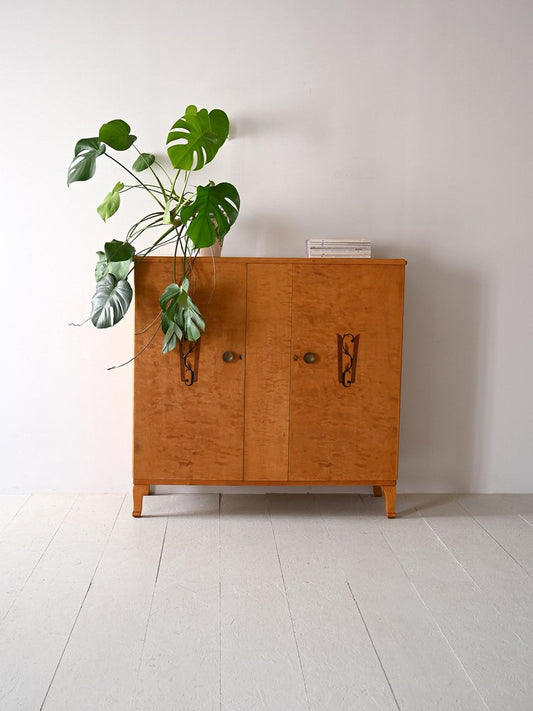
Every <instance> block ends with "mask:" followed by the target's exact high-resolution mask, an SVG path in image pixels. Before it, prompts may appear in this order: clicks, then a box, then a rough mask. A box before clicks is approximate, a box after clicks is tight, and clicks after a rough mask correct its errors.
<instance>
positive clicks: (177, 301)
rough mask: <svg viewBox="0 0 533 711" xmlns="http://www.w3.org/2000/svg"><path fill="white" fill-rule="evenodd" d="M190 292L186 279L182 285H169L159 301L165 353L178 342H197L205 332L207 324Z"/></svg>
mask: <svg viewBox="0 0 533 711" xmlns="http://www.w3.org/2000/svg"><path fill="white" fill-rule="evenodd" d="M188 291H189V280H188V279H187V277H184V278H183V279H182V281H181V284H169V286H167V288H166V289H165V291H164V292H163V293H162V295H161V298H160V299H159V305H160V306H161V328H162V329H163V333H164V334H165V337H164V338H163V349H162V350H163V353H169V352H170V351H171V350H173V349H174V348H175V347H176V346H177V345H178V341H181V340H186V341H197V340H198V339H199V338H200V336H201V335H202V334H201V332H202V331H204V330H205V322H204V320H203V318H202V316H201V314H200V312H199V311H198V308H197V307H196V305H195V304H194V302H193V301H192V299H191V297H190V296H189V294H188Z"/></svg>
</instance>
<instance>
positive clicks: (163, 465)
mask: <svg viewBox="0 0 533 711" xmlns="http://www.w3.org/2000/svg"><path fill="white" fill-rule="evenodd" d="M172 282H173V274H172V260H171V259H167V260H166V261H152V260H148V259H147V260H145V261H144V262H142V263H141V264H138V265H137V267H136V269H135V294H136V297H135V298H136V310H135V326H136V329H135V330H136V332H137V333H139V332H140V331H142V330H143V329H144V328H145V327H146V326H147V324H149V323H150V322H151V321H152V320H153V319H154V317H155V316H156V315H157V313H158V310H159V302H158V300H159V295H160V294H161V293H162V292H163V290H164V289H165V288H166V286H167V285H168V284H170V283H172ZM191 295H192V296H193V299H194V301H195V303H196V304H197V305H198V307H199V308H200V311H201V313H202V314H203V316H204V318H205V320H206V324H207V325H206V332H205V334H204V335H203V336H202V338H201V346H200V353H199V367H198V374H197V380H196V382H195V383H194V384H193V385H192V386H190V387H189V386H186V385H185V384H184V383H183V382H182V381H181V375H180V364H179V350H178V349H175V350H174V351H172V352H171V353H168V354H166V355H163V354H162V353H161V342H162V334H161V333H160V332H159V333H158V335H157V336H156V338H155V339H154V341H153V342H152V344H151V345H150V346H149V348H148V349H147V350H146V351H145V352H144V353H143V354H142V355H141V356H139V357H138V358H137V359H136V360H135V393H134V401H135V411H134V478H135V479H146V480H150V479H152V478H158V479H159V480H161V479H163V480H166V481H167V483H169V484H170V483H172V480H173V479H184V478H185V479H190V480H195V479H208V480H212V481H217V480H218V479H226V480H227V479H230V480H233V479H242V459H243V430H244V359H243V358H242V359H240V358H239V356H242V357H243V355H244V347H245V313H246V266H245V264H235V263H225V262H221V263H218V264H217V266H216V271H214V270H213V264H212V262H211V260H204V261H202V262H199V263H198V264H196V266H195V277H194V279H193V281H192V283H191ZM154 327H157V322H156V324H155V326H154ZM151 330H153V329H151ZM151 330H150V331H148V332H147V333H143V334H140V335H137V336H136V338H135V350H136V352H137V351H139V350H140V349H141V348H142V346H143V345H144V344H145V343H146V342H147V341H148V340H149V338H150V334H151ZM225 351H231V352H232V353H233V354H234V356H235V357H234V360H233V362H231V363H226V362H224V361H223V360H222V354H223V353H224V352H225Z"/></svg>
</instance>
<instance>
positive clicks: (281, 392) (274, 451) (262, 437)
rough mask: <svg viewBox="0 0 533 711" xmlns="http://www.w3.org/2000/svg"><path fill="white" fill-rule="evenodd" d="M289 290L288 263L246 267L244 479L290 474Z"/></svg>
mask: <svg viewBox="0 0 533 711" xmlns="http://www.w3.org/2000/svg"><path fill="white" fill-rule="evenodd" d="M291 292H292V265H290V264H249V265H248V307H247V317H246V395H245V403H246V418H245V439H244V441H245V448H244V479H245V480H254V479H257V480H262V479H266V480H268V479H270V480H278V481H279V480H285V479H287V476H288V469H289V427H288V423H289V389H290V351H291Z"/></svg>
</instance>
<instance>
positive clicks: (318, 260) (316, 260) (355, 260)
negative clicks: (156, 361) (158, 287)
mask: <svg viewBox="0 0 533 711" xmlns="http://www.w3.org/2000/svg"><path fill="white" fill-rule="evenodd" d="M197 259H198V260H200V262H212V261H213V260H214V261H215V262H226V263H230V262H241V263H243V262H245V263H247V264H309V265H311V264H313V265H317V264H328V265H330V264H331V265H334V264H338V265H341V264H343V265H344V264H351V265H353V266H364V265H367V266H371V265H377V266H379V265H384V264H390V265H394V266H400V265H404V264H407V261H406V260H405V259H369V258H368V257H350V258H347V259H343V258H340V257H197ZM173 260H174V257H144V259H143V258H142V257H136V261H143V262H163V263H164V262H169V263H170V262H172V261H173Z"/></svg>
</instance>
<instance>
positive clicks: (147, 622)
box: [130, 516, 168, 709]
mask: <svg viewBox="0 0 533 711" xmlns="http://www.w3.org/2000/svg"><path fill="white" fill-rule="evenodd" d="M167 530H168V516H167V519H166V522H165V530H164V532H163V540H162V541H161V550H160V551H159V560H158V561H157V570H156V573H155V578H154V586H153V588H152V595H151V597H150V604H149V606H148V614H147V615H146V625H145V626H144V634H143V638H142V643H141V651H140V653H139V663H138V664H137V673H136V675H135V688H134V690H133V693H132V695H131V697H130V709H131V708H133V703H134V701H135V693H136V688H137V683H138V681H139V675H140V673H141V667H142V662H143V656H144V647H145V644H146V637H147V636H148V627H149V625H150V617H151V616H152V607H153V604H154V597H155V589H156V587H157V580H158V578H159V570H160V568H161V560H162V559H163V550H164V548H165V541H166V538H167Z"/></svg>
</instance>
